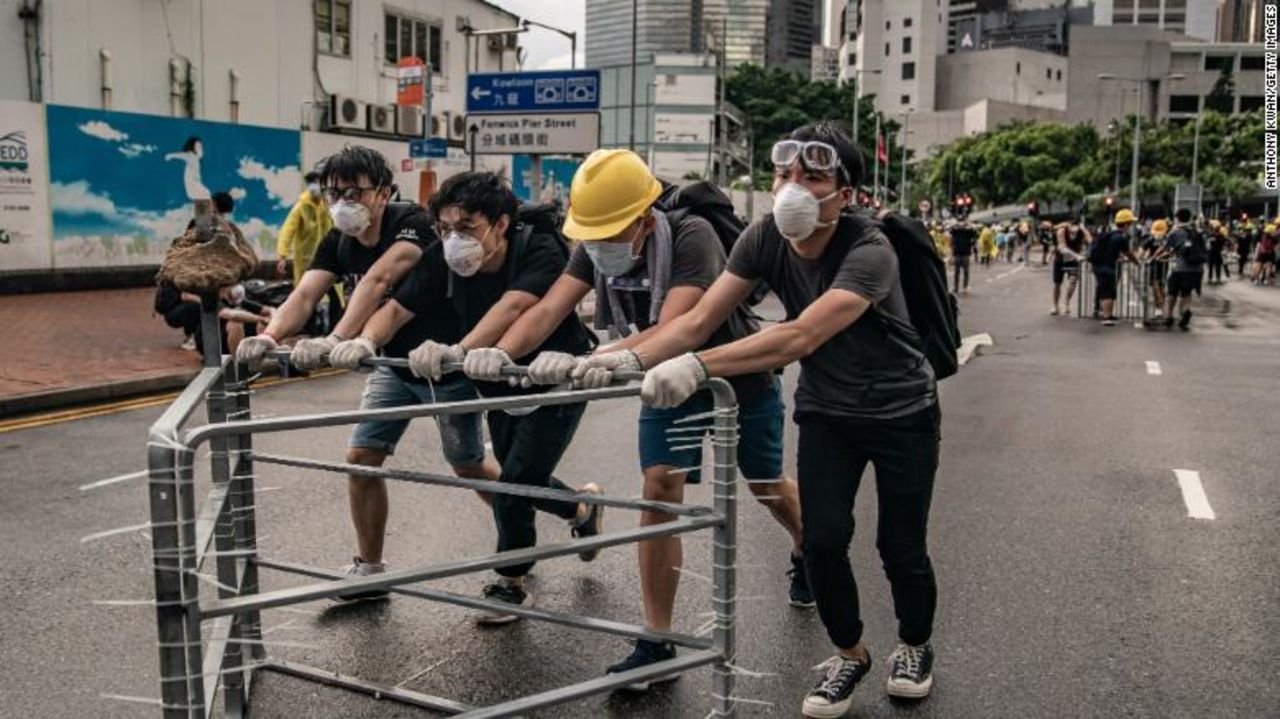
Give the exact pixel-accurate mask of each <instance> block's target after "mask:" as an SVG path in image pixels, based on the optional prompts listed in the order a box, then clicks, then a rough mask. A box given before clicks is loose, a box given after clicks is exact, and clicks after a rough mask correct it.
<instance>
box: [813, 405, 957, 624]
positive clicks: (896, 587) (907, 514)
mask: <svg viewBox="0 0 1280 719" xmlns="http://www.w3.org/2000/svg"><path fill="white" fill-rule="evenodd" d="M940 418H941V415H940V412H939V409H938V406H937V405H936V404H935V405H934V406H932V407H930V408H929V409H926V410H922V411H920V412H917V413H915V414H912V415H908V416H906V417H902V418H899V419H892V420H857V419H849V418H842V417H832V416H827V415H815V414H806V415H800V414H797V416H796V422H797V423H798V424H799V425H800V448H799V458H798V469H799V483H800V513H801V521H802V524H803V525H804V556H805V564H806V566H807V568H808V574H809V585H810V586H811V587H812V588H813V591H814V595H815V597H816V599H817V601H818V614H819V615H820V616H821V617H822V623H823V624H824V625H825V626H826V628H827V635H828V636H829V637H830V638H831V642H832V643H833V644H835V645H836V647H838V648H841V649H848V648H850V647H853V646H854V645H856V644H857V643H858V642H859V641H860V640H861V639H862V618H861V615H860V613H859V608H858V585H857V582H856V581H854V578H853V568H852V567H851V566H850V564H849V545H850V543H851V542H852V541H853V523H854V520H853V504H854V498H855V496H856V495H857V493H858V485H859V484H860V482H861V480H862V473H863V470H865V469H866V467H867V463H868V462H870V463H871V464H872V465H873V466H874V467H875V470H876V498H877V500H878V501H879V516H878V521H877V527H876V548H877V549H879V550H880V559H881V562H882V563H883V565H884V572H885V575H886V576H888V578H889V585H890V588H891V589H892V592H893V608H894V614H895V615H897V618H898V637H899V638H900V639H901V640H902V641H904V642H906V643H908V644H913V645H919V644H923V643H924V642H926V641H928V640H929V637H930V636H931V635H932V633H933V613H934V608H935V606H936V605H937V595H938V588H937V584H936V582H935V580H934V576H933V565H932V564H931V563H930V562H929V553H928V549H927V547H926V542H925V538H926V535H927V534H928V525H929V504H930V502H931V501H932V499H933V479H934V474H935V473H936V472H937V469H938V444H939V441H940V439H941V435H940V431H939V425H940Z"/></svg>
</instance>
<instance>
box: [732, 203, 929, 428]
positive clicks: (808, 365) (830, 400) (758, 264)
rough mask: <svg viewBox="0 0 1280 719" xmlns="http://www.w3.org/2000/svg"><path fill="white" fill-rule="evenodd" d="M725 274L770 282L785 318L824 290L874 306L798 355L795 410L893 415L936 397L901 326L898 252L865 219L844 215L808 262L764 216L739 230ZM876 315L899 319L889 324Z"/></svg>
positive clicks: (906, 321)
mask: <svg viewBox="0 0 1280 719" xmlns="http://www.w3.org/2000/svg"><path fill="white" fill-rule="evenodd" d="M728 271H729V272H732V273H733V274H735V275H737V276H738V277H741V278H742V279H744V280H757V279H763V280H764V281H765V282H767V283H768V284H769V288H770V289H772V290H773V291H774V293H775V294H777V295H778V298H779V299H781V300H782V304H783V306H784V307H785V308H786V310H787V319H788V320H792V319H795V318H796V317H799V316H800V313H801V312H803V311H804V310H805V308H806V307H808V306H809V305H811V304H813V302H814V301H816V300H817V299H818V297H819V296H821V295H822V294H823V293H825V292H826V291H827V290H829V289H841V290H848V291H850V292H854V293H856V294H858V295H859V296H861V297H863V298H865V299H867V300H869V301H870V302H871V304H872V308H871V309H868V310H867V311H866V312H865V313H864V314H863V315H862V317H860V318H858V320H857V321H856V322H854V323H853V324H851V325H849V326H848V327H846V328H845V329H843V330H841V331H840V332H837V333H836V334H835V336H834V337H832V338H831V339H829V340H827V342H826V343H825V344H823V345H822V346H821V347H819V348H818V350H817V351H816V352H814V353H813V354H812V355H809V356H808V357H805V358H804V359H802V360H800V381H799V385H798V387H797V389H796V414H797V415H802V414H804V413H806V412H812V413H816V414H824V415H834V416H843V417H857V418H861V419H892V418H895V417H902V416H905V415H908V414H912V413H914V412H918V411H920V410H923V409H926V408H928V407H929V406H931V405H932V404H934V403H935V402H936V401H937V383H936V381H935V380H934V376H933V368H932V367H931V366H930V365H929V362H928V360H927V359H926V358H925V356H924V354H923V353H921V352H920V351H919V350H918V349H917V348H916V347H917V346H918V338H917V337H915V336H914V334H913V333H910V331H909V330H907V329H906V328H909V327H910V326H911V325H910V323H911V318H910V315H909V314H908V312H907V303H906V298H905V297H904V296H903V294H902V286H901V284H900V283H899V281H898V255H897V253H896V252H894V249H893V246H892V245H890V244H889V240H888V239H887V238H885V236H884V234H883V233H882V232H881V231H880V229H879V226H878V225H877V224H875V222H874V221H873V220H871V219H870V218H868V217H866V216H864V215H851V214H844V215H841V217H840V224H839V226H838V227H837V228H836V234H835V236H834V237H833V238H832V240H831V244H830V245H828V246H827V250H826V251H825V252H824V253H823V255H822V257H820V258H819V259H817V260H805V259H803V258H801V257H799V256H797V255H796V254H795V252H794V251H793V250H792V249H791V245H790V243H789V242H788V241H787V240H786V239H785V238H783V237H782V235H781V234H779V233H778V229H777V225H775V224H774V222H773V216H772V215H768V216H766V217H765V218H764V219H762V220H760V221H757V222H755V223H753V224H752V225H751V226H750V227H748V228H747V229H746V231H744V232H743V233H742V237H741V238H739V240H738V242H737V244H736V245H734V247H733V252H732V253H731V254H730V255H729V265H728ZM877 312H880V313H885V314H888V315H892V316H893V317H895V318H896V319H897V320H899V321H900V322H895V323H894V328H893V329H890V327H889V324H888V322H887V320H886V319H885V318H882V317H880V316H878V315H877ZM899 325H901V326H899Z"/></svg>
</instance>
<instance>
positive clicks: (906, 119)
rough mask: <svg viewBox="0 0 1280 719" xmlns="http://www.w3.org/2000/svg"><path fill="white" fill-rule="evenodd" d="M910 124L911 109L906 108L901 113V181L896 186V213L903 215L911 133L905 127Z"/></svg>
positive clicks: (905, 203)
mask: <svg viewBox="0 0 1280 719" xmlns="http://www.w3.org/2000/svg"><path fill="white" fill-rule="evenodd" d="M910 124H911V111H910V110H907V111H906V112H904V113H902V183H901V184H900V185H899V188H898V213H899V214H904V215H905V214H906V212H907V135H910V134H911V130H909V129H907V128H908V126H909V125H910Z"/></svg>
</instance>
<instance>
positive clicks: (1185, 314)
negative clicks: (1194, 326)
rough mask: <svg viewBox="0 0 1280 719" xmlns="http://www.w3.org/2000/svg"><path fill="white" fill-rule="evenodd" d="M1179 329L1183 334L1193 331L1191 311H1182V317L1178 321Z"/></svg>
mask: <svg viewBox="0 0 1280 719" xmlns="http://www.w3.org/2000/svg"><path fill="white" fill-rule="evenodd" d="M1178 329H1180V330H1182V331H1183V332H1186V331H1187V330H1189V329H1191V310H1183V311H1182V317H1181V318H1179V319H1178Z"/></svg>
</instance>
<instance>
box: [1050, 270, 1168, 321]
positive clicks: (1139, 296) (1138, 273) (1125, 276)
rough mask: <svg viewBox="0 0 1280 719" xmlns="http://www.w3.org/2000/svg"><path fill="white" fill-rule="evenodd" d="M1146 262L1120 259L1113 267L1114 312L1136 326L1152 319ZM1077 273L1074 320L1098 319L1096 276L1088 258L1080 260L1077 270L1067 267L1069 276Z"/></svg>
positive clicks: (1099, 308) (1149, 275)
mask: <svg viewBox="0 0 1280 719" xmlns="http://www.w3.org/2000/svg"><path fill="white" fill-rule="evenodd" d="M1149 268H1150V265H1149V264H1148V263H1146V262H1136V263H1135V262H1120V263H1119V265H1118V266H1117V267H1116V299H1115V307H1114V310H1113V311H1114V312H1115V316H1116V319H1118V320H1127V321H1131V322H1133V323H1134V324H1135V325H1143V324H1146V323H1147V322H1148V321H1149V320H1150V318H1151V312H1152V310H1153V305H1152V301H1151V292H1150V284H1151V272H1150V269H1149ZM1073 274H1078V276H1079V282H1078V284H1077V286H1076V296H1075V308H1076V314H1075V316H1076V318H1077V319H1099V318H1100V317H1101V316H1102V315H1101V301H1100V300H1099V298H1098V290H1097V286H1098V282H1097V275H1096V274H1095V273H1094V269H1093V265H1092V263H1090V262H1089V261H1088V260H1084V259H1082V260H1080V267H1079V270H1077V271H1070V270H1068V275H1073Z"/></svg>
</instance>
